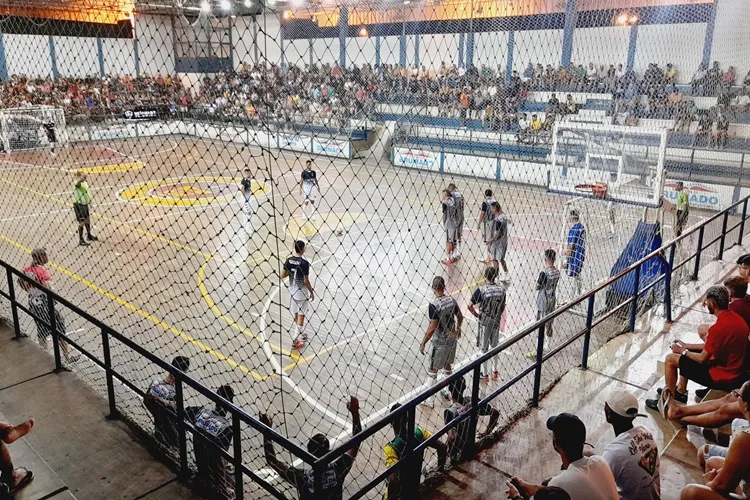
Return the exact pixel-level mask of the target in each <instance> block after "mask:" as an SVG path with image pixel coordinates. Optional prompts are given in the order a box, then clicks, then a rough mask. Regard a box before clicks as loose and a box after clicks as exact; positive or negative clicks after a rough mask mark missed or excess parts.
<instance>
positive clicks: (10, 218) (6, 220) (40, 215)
mask: <svg viewBox="0 0 750 500" xmlns="http://www.w3.org/2000/svg"><path fill="white" fill-rule="evenodd" d="M69 210H70V208H63V209H60V210H52V211H50V212H40V213H37V214H27V215H18V216H16V217H6V218H5V219H0V222H8V221H12V220H20V219H28V218H29V217H42V216H46V215H52V214H59V213H62V212H67V211H69Z"/></svg>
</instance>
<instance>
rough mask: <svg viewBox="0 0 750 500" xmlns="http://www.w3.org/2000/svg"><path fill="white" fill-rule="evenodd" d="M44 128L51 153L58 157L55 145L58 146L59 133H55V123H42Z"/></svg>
mask: <svg viewBox="0 0 750 500" xmlns="http://www.w3.org/2000/svg"><path fill="white" fill-rule="evenodd" d="M42 127H43V128H44V133H45V135H46V136H47V141H48V142H49V145H50V153H52V156H56V155H57V153H55V145H56V144H57V132H56V131H55V122H44V123H42Z"/></svg>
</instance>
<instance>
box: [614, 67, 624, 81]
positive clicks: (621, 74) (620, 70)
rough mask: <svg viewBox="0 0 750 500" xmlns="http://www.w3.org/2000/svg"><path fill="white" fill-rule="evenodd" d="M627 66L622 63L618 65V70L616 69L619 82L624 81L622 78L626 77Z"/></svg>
mask: <svg viewBox="0 0 750 500" xmlns="http://www.w3.org/2000/svg"><path fill="white" fill-rule="evenodd" d="M625 73H626V71H625V68H624V67H623V66H622V64H618V65H617V70H615V80H616V81H617V82H618V83H619V82H621V81H622V79H623V78H624V77H625Z"/></svg>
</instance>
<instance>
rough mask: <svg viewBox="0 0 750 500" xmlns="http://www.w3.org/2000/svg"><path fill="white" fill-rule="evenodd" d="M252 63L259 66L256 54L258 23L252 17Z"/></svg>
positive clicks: (258, 56) (258, 58) (258, 57)
mask: <svg viewBox="0 0 750 500" xmlns="http://www.w3.org/2000/svg"><path fill="white" fill-rule="evenodd" d="M253 61H255V64H260V55H259V54H258V22H257V21H256V20H255V16H253Z"/></svg>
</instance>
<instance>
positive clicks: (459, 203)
mask: <svg viewBox="0 0 750 500" xmlns="http://www.w3.org/2000/svg"><path fill="white" fill-rule="evenodd" d="M448 191H450V193H451V196H452V197H453V202H454V204H455V206H456V245H455V247H454V249H453V256H452V257H453V258H454V259H455V260H458V259H460V258H461V246H462V244H463V234H464V205H465V203H464V195H463V194H461V193H460V192H459V191H458V188H456V185H455V184H453V183H452V182H451V183H450V184H448Z"/></svg>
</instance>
